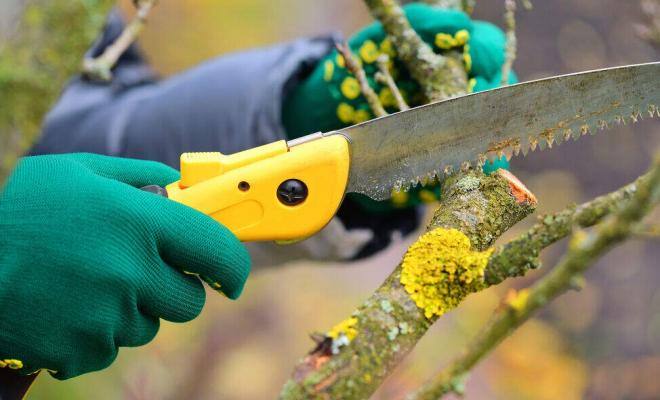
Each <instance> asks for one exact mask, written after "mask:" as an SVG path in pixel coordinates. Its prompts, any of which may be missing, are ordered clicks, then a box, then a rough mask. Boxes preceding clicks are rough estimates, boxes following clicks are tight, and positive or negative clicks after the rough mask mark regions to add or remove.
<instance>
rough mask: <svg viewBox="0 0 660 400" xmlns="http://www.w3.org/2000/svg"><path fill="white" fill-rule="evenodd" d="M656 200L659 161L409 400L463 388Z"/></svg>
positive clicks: (576, 284) (575, 284)
mask: <svg viewBox="0 0 660 400" xmlns="http://www.w3.org/2000/svg"><path fill="white" fill-rule="evenodd" d="M658 201H660V157H658V159H657V160H656V162H655V164H654V166H653V167H652V169H651V171H650V172H649V173H648V174H647V176H646V179H644V180H643V181H642V182H641V183H640V185H639V186H638V188H637V190H636V191H635V192H634V193H632V197H631V198H629V199H628V200H627V201H625V202H624V205H623V206H622V207H620V208H619V209H618V210H617V211H615V212H614V213H613V214H611V215H609V216H608V218H606V219H605V220H604V221H603V222H601V223H599V224H598V225H596V227H595V228H594V229H593V233H586V232H585V231H582V230H579V231H577V232H576V233H575V234H574V236H573V238H572V239H571V242H570V244H569V250H568V252H567V253H566V254H565V255H564V256H563V257H562V259H561V260H560V261H559V263H558V264H557V266H556V267H555V268H554V269H553V270H552V271H550V272H549V273H548V274H547V275H546V276H545V277H543V278H542V279H541V280H539V281H538V282H537V283H536V284H534V285H533V286H532V287H531V288H530V289H524V290H522V291H520V292H519V293H518V294H517V295H514V296H507V300H506V301H505V305H504V307H500V308H498V309H497V310H495V313H494V314H493V316H492V317H491V319H490V321H489V322H488V324H487V325H486V326H485V327H484V329H483V330H482V331H481V332H480V333H479V334H478V335H477V337H475V338H474V340H472V341H471V342H470V343H469V344H468V345H467V347H466V348H465V349H464V350H463V351H461V352H460V353H459V356H458V357H456V358H455V359H454V360H453V361H452V362H451V363H450V364H449V365H448V366H447V367H446V368H445V369H443V370H442V371H441V372H440V373H439V374H438V375H437V376H436V377H435V378H433V379H431V380H430V381H429V382H427V383H426V384H425V385H423V386H422V387H421V388H419V389H418V390H417V391H416V392H415V393H413V394H411V395H410V396H408V397H407V399H408V400H436V399H438V398H440V397H442V396H443V395H445V394H447V393H449V392H453V391H456V389H457V387H458V388H460V387H462V382H463V381H464V380H465V379H466V377H467V374H468V373H469V371H470V370H471V369H472V368H473V367H474V366H475V365H476V364H477V363H478V362H479V361H481V360H482V359H483V358H484V357H486V356H487V355H488V354H489V353H490V352H491V351H492V350H493V349H494V348H495V347H497V345H498V344H500V343H501V342H502V341H503V340H504V339H505V338H506V337H507V336H509V335H510V334H511V333H512V332H513V331H514V330H515V329H516V328H518V327H519V326H520V325H522V324H523V323H524V322H525V321H526V320H527V319H529V318H530V317H531V316H532V315H533V314H534V313H535V312H536V311H538V310H539V309H540V308H542V307H544V306H545V305H547V304H548V303H549V302H551V301H552V300H554V299H555V298H557V297H558V296H560V295H561V294H563V293H564V292H566V291H567V290H570V289H579V288H580V287H581V285H582V282H583V278H582V274H583V273H584V271H585V270H586V269H587V268H589V267H590V266H591V265H592V264H593V262H594V261H595V260H597V259H598V258H599V257H600V256H602V255H603V254H605V253H606V252H607V251H609V250H611V249H612V248H613V247H614V246H615V245H617V244H620V243H622V242H623V241H624V240H626V239H627V238H628V237H629V236H630V235H631V234H632V233H633V232H634V231H635V229H636V227H637V226H638V225H639V221H640V220H641V219H642V218H643V217H644V216H645V215H647V214H648V213H649V212H650V211H651V209H652V208H653V207H654V206H655V205H657V203H658Z"/></svg>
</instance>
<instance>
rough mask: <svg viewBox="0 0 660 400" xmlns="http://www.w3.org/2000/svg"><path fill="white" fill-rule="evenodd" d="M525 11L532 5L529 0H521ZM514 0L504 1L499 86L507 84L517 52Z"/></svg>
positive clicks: (530, 8)
mask: <svg viewBox="0 0 660 400" xmlns="http://www.w3.org/2000/svg"><path fill="white" fill-rule="evenodd" d="M521 2H522V5H523V8H524V9H525V11H531V10H532V8H534V6H533V5H532V2H531V1H530V0H521ZM516 8H517V7H516V0H505V1H504V24H505V25H506V28H507V30H506V45H505V50H506V54H505V59H504V64H502V81H501V86H507V85H508V84H509V75H511V68H512V67H513V63H514V62H515V61H516V57H517V54H518V37H517V36H516Z"/></svg>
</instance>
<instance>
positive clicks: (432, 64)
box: [364, 0, 468, 102]
mask: <svg viewBox="0 0 660 400" xmlns="http://www.w3.org/2000/svg"><path fill="white" fill-rule="evenodd" d="M364 2H365V3H366V5H367V7H369V11H370V12H371V15H372V16H373V17H374V18H375V19H377V20H378V21H380V22H381V23H382V24H383V29H384V30H385V32H386V33H387V35H388V37H389V39H390V41H391V42H392V46H393V47H394V50H395V51H396V53H397V57H398V58H399V60H401V62H403V64H404V65H405V67H406V68H407V70H408V71H409V72H410V75H411V76H412V77H413V78H414V79H415V80H416V81H417V82H418V83H419V85H420V86H421V88H422V92H423V93H424V95H425V96H426V98H427V100H428V101H430V102H432V101H438V100H445V99H448V98H451V97H456V96H460V95H464V94H467V92H468V78H467V72H466V71H465V66H464V61H463V55H462V54H460V53H458V52H456V51H449V52H447V53H446V54H445V55H444V56H442V55H439V54H435V53H434V52H433V49H431V47H430V46H429V45H427V44H426V43H425V42H424V41H423V40H422V38H420V37H419V35H418V34H417V32H415V30H414V29H412V27H411V26H410V23H409V22H408V19H407V18H406V15H405V13H404V12H403V9H402V8H401V6H400V5H399V3H398V2H397V1H396V0H364Z"/></svg>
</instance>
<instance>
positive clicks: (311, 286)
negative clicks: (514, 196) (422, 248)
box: [0, 0, 660, 400]
mask: <svg viewBox="0 0 660 400" xmlns="http://www.w3.org/2000/svg"><path fill="white" fill-rule="evenodd" d="M112 3H113V1H111V0H100V1H93V0H75V1H62V0H51V1H48V0H45V1H41V2H39V1H35V2H30V3H28V5H27V6H26V3H25V2H23V1H20V0H0V156H1V157H2V158H3V159H2V160H1V161H2V163H1V164H2V165H3V167H4V168H8V165H10V164H11V163H13V159H14V158H15V156H17V155H18V154H20V152H21V151H23V150H24V149H25V148H26V147H27V146H28V142H29V140H31V138H32V137H34V135H35V134H36V132H38V121H36V120H35V118H34V115H40V114H39V113H40V112H41V111H40V110H44V109H45V108H47V107H48V105H49V104H50V103H51V102H52V100H53V98H54V96H56V95H57V91H58V90H59V87H60V86H59V83H53V82H61V81H63V77H65V76H68V75H69V74H71V73H73V72H74V71H75V70H76V69H77V68H78V66H79V62H80V60H79V58H78V55H77V54H79V53H75V52H72V53H70V54H75V58H72V57H71V56H69V55H66V54H65V55H61V54H57V53H56V52H54V51H52V50H49V49H53V48H58V49H61V48H71V49H75V50H78V51H82V50H84V48H86V47H87V45H89V44H90V43H91V42H92V41H93V39H94V37H95V35H96V33H97V32H98V29H99V28H100V26H101V24H102V22H103V16H104V13H105V11H106V10H107V9H108V7H109V5H110V4H112ZM503 3H504V2H503V0H477V5H476V8H475V12H474V15H473V17H474V18H477V19H483V20H487V21H491V22H493V23H495V24H497V25H499V26H503V23H502V14H503V9H504V6H503ZM71 4H77V5H78V8H75V9H70V8H71ZM120 6H121V7H122V9H123V10H125V11H126V14H127V15H132V9H133V6H132V4H131V3H130V1H129V0H121V1H120ZM534 6H535V7H534V10H533V11H532V12H529V13H527V12H523V11H519V12H518V15H517V22H518V38H519V51H518V60H517V62H516V64H515V66H514V67H515V70H516V72H517V73H518V76H519V77H520V79H521V80H522V81H525V80H530V79H536V78H542V77H547V76H551V75H557V74H562V73H569V72H576V71H581V70H587V69H595V68H603V67H611V66H618V65H623V64H632V63H641V62H649V61H658V55H659V54H658V52H657V51H656V50H654V48H653V47H651V46H650V45H649V44H647V43H645V42H643V41H642V40H640V39H639V38H638V37H637V36H636V35H635V30H634V24H636V23H643V22H644V17H643V14H642V11H641V8H640V6H639V2H638V1H636V0H554V1H541V0H537V1H536V2H534ZM57 12H60V14H59V15H60V16H59V17H57V18H59V19H55V20H54V19H53V18H55V16H57V15H58V14H57ZM62 13H63V14H62ZM62 15H64V17H62ZM62 18H70V21H66V20H63V19H62ZM369 22H370V17H369V15H368V13H367V10H366V7H365V6H364V5H363V4H362V2H361V1H359V0H280V1H271V0H187V1H182V0H164V1H161V2H160V3H159V4H158V5H157V7H156V8H155V9H154V11H153V13H152V15H151V17H150V19H149V25H148V27H147V29H146V31H145V32H144V34H143V36H142V40H141V43H142V46H143V48H144V50H145V52H146V54H147V56H148V58H149V60H150V61H151V63H152V64H153V66H154V67H155V68H156V69H157V70H158V71H159V72H160V74H161V75H163V76H167V75H170V74H175V73H177V72H178V71H181V70H183V69H185V68H187V67H189V66H191V65H193V64H195V63H197V62H200V61H202V60H205V59H208V58H210V57H215V56H218V55H221V54H223V53H227V52H231V51H237V50H241V49H245V48H249V47H254V46H266V45H269V44H272V43H277V42H281V41H286V40H290V39H293V38H297V37H302V36H312V35H316V34H320V33H325V32H328V31H333V30H335V31H340V32H341V33H343V34H344V35H345V36H349V35H350V34H352V33H353V32H355V31H356V30H357V29H358V28H359V27H361V26H362V25H364V24H367V23H369ZM67 26H75V27H76V29H77V31H76V32H77V33H76V35H75V36H74V35H68V34H67V33H66V32H67V30H66V28H67ZM8 49H9V50H11V51H8ZM26 49H28V50H26ZM35 49H37V50H38V51H37V54H38V57H36V59H35V57H34V54H32V53H34V51H35ZM81 49H82V50H81ZM3 50H4V51H3ZM21 61H25V62H24V63H23V64H20V63H19V62H21ZM16 65H22V66H21V69H20V70H17V69H16ZM12 68H13V69H12ZM31 71H32V72H34V71H36V74H32V75H30V77H31V78H30V79H31V80H30V85H27V86H26V85H25V80H24V81H20V79H23V78H20V76H21V73H23V72H24V73H25V76H28V75H27V74H28V73H29V72H31ZM17 76H18V77H19V78H17ZM34 76H37V77H38V79H34ZM25 79H27V78H25ZM58 79H59V81H58ZM17 80H18V83H21V84H17ZM32 80H34V82H33V81H32ZM26 87H28V88H29V89H30V90H26V89H25V88H26ZM35 93H39V94H40V95H38V96H36V95H35ZM8 121H9V122H8ZM658 150H660V125H658V122H657V121H652V120H651V121H649V120H647V121H644V122H642V123H638V124H635V125H628V126H622V127H618V128H616V129H614V130H613V131H604V132H601V133H599V134H598V135H596V136H595V137H593V138H589V139H582V140H580V141H578V142H575V143H572V142H571V143H566V144H564V145H562V146H561V147H560V148H558V149H557V148H556V147H555V148H554V149H552V150H545V151H543V152H538V151H537V152H536V153H533V154H532V155H531V156H528V157H526V158H517V159H513V161H512V170H513V172H514V173H515V174H516V175H517V176H518V177H519V178H520V179H521V180H522V181H523V182H524V183H526V185H527V186H528V187H529V188H530V189H531V190H532V192H534V193H535V194H536V195H537V197H538V199H539V212H540V213H541V214H542V213H547V212H553V211H557V210H560V209H562V208H564V207H565V206H566V205H567V204H569V203H572V202H576V203H579V202H583V201H587V200H589V199H592V198H593V197H595V196H598V195H601V194H604V193H606V192H609V191H611V190H615V189H617V188H619V187H621V186H622V185H624V184H626V183H628V182H630V181H632V180H634V179H635V178H636V177H637V176H638V175H640V174H641V173H643V172H644V171H645V170H646V169H647V168H648V166H649V164H650V161H651V158H652V156H653V154H654V152H657V151H658ZM653 218H654V219H655V221H660V215H658V213H656V215H655V216H654V217H653ZM535 219H536V216H532V217H530V218H529V219H528V220H525V221H523V222H522V223H520V224H518V225H517V226H516V227H515V228H513V229H511V230H510V231H509V232H507V233H506V235H505V236H504V237H503V238H502V239H501V240H500V243H503V242H504V241H506V240H508V239H510V238H513V237H515V236H517V235H519V234H520V233H522V232H523V231H524V230H525V229H526V228H528V227H529V226H530V225H531V224H532V223H533V222H534V221H535ZM414 236H415V235H414ZM411 239H414V238H411ZM407 244H408V243H401V244H400V245H397V246H395V247H393V248H390V249H389V250H388V251H386V252H385V253H383V254H379V255H378V256H376V257H373V258H371V259H368V260H366V261H363V262H360V263H355V264H351V265H334V264H324V265H319V264H310V263H297V264H294V265H286V266H283V267H282V268H279V269H276V270H274V269H271V270H263V269H262V270H258V271H257V272H256V273H254V274H253V276H252V277H251V279H250V280H249V281H248V284H247V286H246V289H245V291H244V293H243V296H242V297H241V299H240V300H239V301H238V302H231V301H228V300H227V299H225V298H223V297H221V296H218V295H216V294H214V293H213V292H209V293H208V300H207V304H206V307H205V309H204V311H203V312H202V314H201V316H200V317H199V318H197V319H196V320H195V321H194V322H192V323H189V324H185V325H181V324H172V323H167V322H163V323H162V325H161V330H160V333H159V335H158V336H157V337H156V339H155V340H154V341H153V342H152V343H150V344H149V345H147V346H145V347H141V348H137V349H126V348H122V350H121V351H120V353H119V357H118V359H117V362H115V364H113V365H112V367H110V368H108V369H106V370H104V371H101V372H96V373H92V374H88V375H85V376H82V377H80V378H77V379H73V380H69V381H65V382H59V381H56V380H54V379H52V378H50V377H48V376H47V375H44V377H42V378H40V379H39V380H38V381H37V384H36V385H35V387H34V389H33V391H32V392H31V394H30V396H29V398H30V399H35V400H36V399H67V400H74V399H91V398H93V399H99V400H104V399H135V400H137V399H223V400H233V399H242V400H250V399H255V400H261V399H268V398H275V397H276V396H277V394H278V393H279V391H280V389H281V386H282V384H283V383H284V382H285V381H286V379H287V378H288V376H289V374H290V372H291V371H292V368H293V366H294V365H295V364H296V362H297V361H298V359H299V358H300V357H301V356H303V355H304V354H305V353H306V352H307V351H308V350H310V349H311V347H312V346H313V343H312V341H311V340H310V339H309V337H308V332H310V331H321V332H325V331H328V330H329V329H330V328H331V327H332V326H333V325H334V324H335V323H337V322H338V321H341V320H343V319H344V318H345V317H346V316H348V315H349V314H350V313H351V312H352V311H353V310H354V308H355V307H356V306H357V305H358V304H360V303H361V302H362V301H363V300H364V299H365V298H366V297H367V296H369V295H370V294H371V293H372V292H373V291H374V290H375V289H376V288H377V287H378V286H379V285H380V283H381V282H382V280H383V279H384V278H385V277H386V276H387V275H388V274H389V272H390V271H391V270H392V268H393V267H394V266H395V265H396V263H397V262H398V261H399V260H400V257H401V256H402V254H403V253H404V252H405V249H406V247H407ZM564 247H565V243H563V242H562V243H559V244H557V245H555V246H553V247H551V248H549V249H547V250H546V251H545V252H544V253H543V256H542V260H543V267H542V268H541V269H540V270H538V271H535V272H533V273H530V274H529V275H528V276H527V277H525V278H519V279H516V280H510V281H507V282H506V283H504V284H503V285H500V286H498V287H494V288H491V289H489V290H486V291H484V292H482V293H479V294H477V295H473V296H470V297H469V298H468V300H467V301H466V302H465V303H464V304H463V305H461V306H460V307H459V308H458V309H456V310H454V311H452V312H450V313H448V314H447V315H445V316H444V317H443V318H442V319H441V320H440V321H439V322H438V323H437V324H435V326H434V327H433V328H432V329H431V331H430V332H429V333H428V334H427V335H426V336H425V337H424V339H423V340H422V341H421V343H420V344H419V346H418V347H417V348H416V349H415V350H414V352H413V353H412V354H410V356H409V357H408V359H407V360H406V361H405V362H404V363H403V364H402V365H401V366H400V367H399V368H398V369H397V370H396V371H395V372H394V374H393V375H392V376H391V377H390V379H388V380H387V382H386V383H385V384H384V385H383V386H382V387H381V388H380V389H379V391H378V392H377V394H376V396H375V397H374V398H375V399H395V398H400V397H402V396H403V395H405V394H406V393H408V392H409V391H411V390H414V389H415V388H416V387H417V386H418V385H420V384H421V383H423V382H424V381H425V380H426V379H428V378H429V377H431V376H432V375H433V374H434V373H435V372H437V371H439V370H440V368H441V367H442V366H443V365H445V364H446V363H447V361H448V360H449V359H450V358H451V357H452V356H453V355H454V354H456V352H457V351H458V349H460V348H461V346H463V345H464V344H465V343H466V342H467V341H468V340H469V339H470V338H472V337H473V336H474V335H475V334H476V332H477V331H478V330H479V328H480V327H481V326H482V325H483V324H484V322H485V321H486V320H487V318H488V317H489V315H490V314H491V312H492V311H493V309H494V308H495V307H496V306H497V305H498V304H499V302H500V301H501V299H502V298H503V296H504V295H505V293H506V292H507V290H509V289H510V288H512V287H513V288H518V289H520V288H523V287H525V286H528V285H529V284H531V283H532V282H533V281H534V280H535V279H537V278H538V277H539V276H540V275H542V274H543V273H545V272H547V271H548V270H549V269H550V268H552V266H553V264H554V263H555V262H556V261H557V260H558V258H559V256H560V255H561V254H562V253H563V251H564ZM659 259H660V244H659V242H658V241H657V240H656V241H643V240H631V241H630V242H628V243H626V244H625V245H623V246H620V247H619V248H617V249H615V250H614V251H612V252H611V253H610V254H608V255H607V256H606V257H604V258H603V259H602V260H601V261H599V262H598V264H597V265H595V266H594V267H593V268H592V269H591V270H590V271H589V272H588V273H587V285H586V287H585V288H584V289H583V290H582V291H581V292H572V293H568V294H566V295H564V296H563V297H561V298H560V299H559V300H557V301H556V302H554V303H552V304H551V305H550V306H549V307H547V308H546V309H545V310H544V311H543V312H542V313H541V314H540V315H538V316H537V317H536V318H534V319H532V320H530V321H529V322H528V323H526V324H525V325H524V326H523V327H522V328H521V329H519V330H518V331H517V332H516V333H515V334H514V335H513V336H512V337H511V338H509V339H507V340H506V341H505V342H504V343H503V344H502V345H501V346H500V347H499V348H498V349H497V350H496V351H495V352H494V353H493V354H492V355H491V356H490V357H489V358H488V359H487V360H486V361H485V362H483V363H482V364H481V365H480V366H479V367H478V368H477V369H476V370H475V371H474V373H473V374H472V375H471V377H470V378H469V380H468V382H467V384H466V388H467V394H466V398H467V399H495V400H497V399H510V400H526V399H538V400H546V399H547V400H550V399H564V400H578V399H603V400H609V399H635V400H645V399H649V400H650V399H659V398H660V380H659V379H658V377H660V285H659V284H660V268H658V266H659V264H660V263H659V262H658V260H659Z"/></svg>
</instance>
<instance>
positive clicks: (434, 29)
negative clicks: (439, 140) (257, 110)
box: [283, 3, 516, 213]
mask: <svg viewBox="0 0 660 400" xmlns="http://www.w3.org/2000/svg"><path fill="white" fill-rule="evenodd" d="M403 9H404V11H405V13H406V16H407V17H408V20H409V21H410V24H411V26H412V27H413V29H415V31H416V32H417V33H418V34H419V35H420V37H421V38H422V39H423V40H424V41H425V42H426V43H428V44H429V45H431V46H432V47H433V49H434V50H435V51H436V52H438V53H442V52H443V51H445V50H449V49H453V50H459V51H463V52H465V53H466V57H465V58H466V63H467V65H466V68H467V69H468V72H469V77H470V85H471V88H470V89H471V90H474V91H481V90H487V89H492V88H495V87H498V86H499V85H500V81H501V76H502V74H501V68H502V65H503V64H504V59H505V52H504V45H505V44H506V37H505V36H504V33H503V32H502V31H501V30H500V29H499V28H497V27H496V26H495V25H492V24H490V23H488V22H482V21H471V20H470V18H469V17H468V16H467V15H466V14H465V13H463V12H460V11H455V10H446V9H440V8H437V7H433V6H430V5H426V4H420V3H411V4H408V5H406V6H405V7H403ZM348 43H349V46H350V48H351V50H352V51H353V53H355V55H356V56H358V58H359V60H360V61H361V62H362V65H363V68H364V70H365V72H366V74H367V79H368V80H369V84H370V86H371V87H373V88H374V90H375V92H376V93H377V94H378V95H379V97H380V100H381V103H383V105H384V106H385V109H386V110H387V111H388V112H395V111H397V109H396V107H395V105H396V103H395V100H394V97H393V96H392V94H391V92H390V90H389V88H387V87H385V86H384V85H382V84H381V83H377V82H376V81H375V79H374V75H375V73H376V72H377V71H378V67H377V64H376V59H377V58H378V56H379V55H380V54H381V53H386V54H388V55H389V56H390V60H392V62H391V67H390V72H391V74H392V76H393V78H394V79H395V80H396V83H397V86H398V87H399V89H400V90H401V93H402V95H403V96H404V99H405V100H406V101H407V102H408V104H409V105H411V106H418V105H421V104H422V101H423V98H422V94H421V92H420V88H419V85H418V84H417V83H416V82H415V81H414V80H413V79H412V78H411V77H410V75H409V74H408V72H407V71H406V69H405V67H404V65H403V64H402V63H401V62H400V61H398V60H397V58H396V53H395V52H394V50H393V49H392V46H391V43H390V41H389V39H388V38H387V37H386V35H385V32H384V31H383V29H382V26H381V24H380V23H373V24H370V25H369V26H367V27H366V28H364V29H362V30H361V31H359V32H358V33H356V34H355V35H354V36H353V37H351V38H350V39H349V41H348ZM510 82H511V83H515V82H516V77H515V74H513V73H512V74H511V78H510ZM371 118H373V114H372V112H371V111H370V109H369V105H368V104H367V102H366V99H365V98H364V96H363V95H362V94H361V92H360V86H359V84H358V83H357V80H356V79H355V78H354V77H353V76H352V75H351V74H350V73H349V72H348V71H347V70H346V68H345V66H344V61H343V57H342V56H341V55H340V54H339V53H338V52H337V51H336V50H335V51H333V52H331V53H330V54H329V55H328V56H327V57H326V58H325V59H323V60H322V61H321V62H320V63H319V64H318V65H317V66H316V68H315V69H314V70H313V71H312V73H311V74H310V76H309V77H308V78H307V79H306V80H304V81H303V82H302V83H301V84H300V85H298V86H297V87H296V88H294V89H293V90H292V92H291V93H290V94H289V95H288V96H287V98H286V100H285V104H284V108H283V122H284V126H285V128H286V131H287V135H288V136H289V139H294V138H297V137H300V136H303V135H306V134H309V133H314V132H317V131H323V132H328V131H332V130H336V129H340V128H344V127H346V126H350V125H353V124H357V123H360V122H364V121H367V120H369V119H371ZM507 167H508V162H507V161H506V159H502V160H498V161H497V162H496V163H495V165H490V164H487V166H486V168H485V172H486V173H488V172H490V171H494V170H496V169H498V168H507ZM439 196H440V186H439V185H435V186H433V185H432V186H427V187H426V188H418V189H414V190H412V191H411V192H410V193H403V192H402V193H401V194H400V195H397V196H394V197H393V198H392V199H390V200H386V201H383V202H375V201H372V200H370V199H368V198H366V197H365V196H360V195H351V196H350V197H351V198H352V199H353V200H354V201H355V202H356V203H358V204H360V205H361V206H362V207H363V208H365V209H366V210H368V211H371V212H375V213H388V212H390V211H392V210H393V209H396V208H406V207H411V206H416V205H418V204H420V203H424V202H432V201H437V200H438V199H439Z"/></svg>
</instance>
